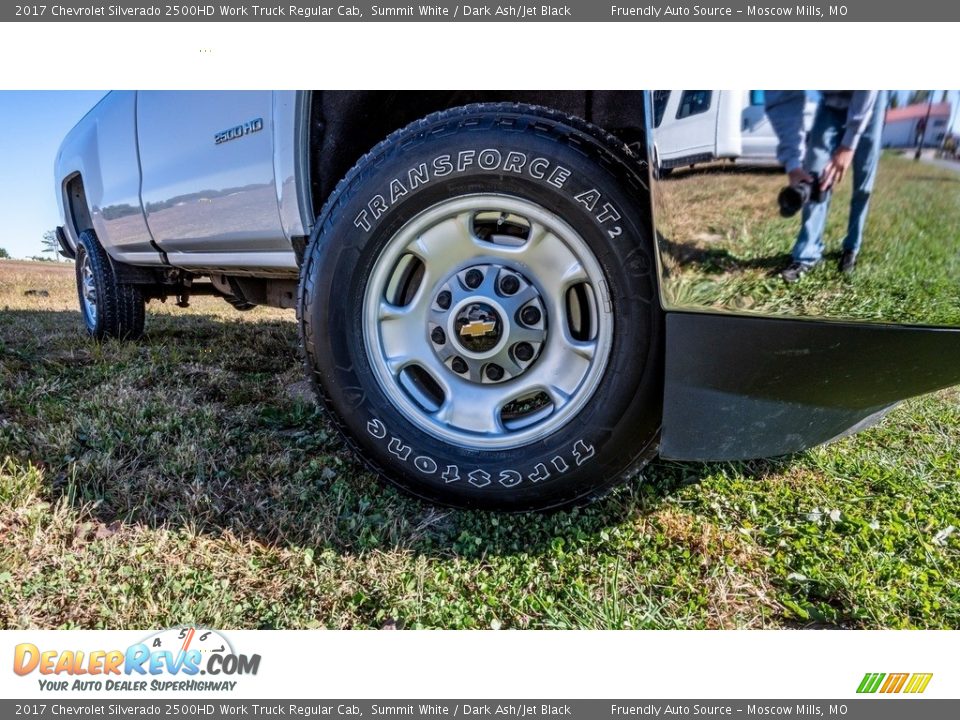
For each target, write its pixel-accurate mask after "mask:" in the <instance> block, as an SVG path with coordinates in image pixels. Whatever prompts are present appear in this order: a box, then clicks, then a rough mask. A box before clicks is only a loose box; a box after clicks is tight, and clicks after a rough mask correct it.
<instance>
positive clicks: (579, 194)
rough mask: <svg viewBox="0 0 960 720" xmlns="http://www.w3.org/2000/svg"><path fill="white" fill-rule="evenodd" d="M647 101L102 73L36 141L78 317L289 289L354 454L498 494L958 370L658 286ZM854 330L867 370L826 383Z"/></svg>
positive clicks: (826, 429)
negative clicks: (177, 87) (100, 95)
mask: <svg viewBox="0 0 960 720" xmlns="http://www.w3.org/2000/svg"><path fill="white" fill-rule="evenodd" d="M526 103H529V104H526ZM650 107H651V105H650V97H649V95H648V94H647V93H643V92H639V91H637V92H418V93H413V92H410V93H395V92H113V93H110V94H108V95H107V96H106V97H105V98H104V99H103V100H102V101H101V102H100V103H99V104H98V105H97V106H96V107H95V108H94V109H93V110H91V111H90V113H88V114H87V115H86V116H85V117H84V118H83V119H82V120H81V121H80V122H79V123H78V124H77V126H76V127H75V128H74V129H73V130H72V131H71V132H70V133H69V135H68V136H67V137H66V139H65V140H64V142H63V145H62V147H61V150H60V152H59V154H58V157H57V160H56V191H57V197H58V199H59V201H60V205H61V209H62V217H63V225H62V228H61V229H60V240H61V245H62V248H63V253H64V254H66V255H67V256H69V257H71V258H74V259H75V261H76V270H77V286H78V294H79V301H80V306H81V309H82V314H83V318H84V321H85V323H86V327H87V330H88V331H89V332H90V333H91V334H92V335H93V336H95V337H97V338H108V337H116V338H126V339H131V340H132V339H135V338H137V337H138V336H139V335H140V334H141V333H142V332H143V331H144V322H145V313H144V307H145V304H146V303H147V302H148V301H150V300H155V299H166V298H168V297H172V298H176V299H177V301H178V302H180V303H185V302H187V301H188V300H189V298H190V296H191V295H196V294H199V293H203V294H215V295H219V296H221V297H223V298H224V299H225V300H227V301H228V302H230V303H231V304H232V305H234V306H235V307H237V308H238V309H241V310H243V309H248V308H251V307H253V306H255V305H259V304H267V305H272V306H277V307H287V308H296V310H297V317H298V322H299V328H300V333H301V340H302V345H303V355H304V358H305V365H306V369H307V373H308V375H309V377H310V379H311V381H312V382H313V385H314V387H315V390H316V393H317V396H318V398H319V399H320V400H321V401H322V402H323V404H324V405H325V406H326V407H327V409H328V410H329V411H330V413H331V414H332V416H333V418H335V420H336V423H337V425H338V426H339V428H340V429H341V431H342V432H343V435H344V437H345V438H346V439H347V440H348V441H349V443H350V444H351V445H352V447H354V448H355V449H356V451H357V452H358V453H359V454H360V455H361V456H362V457H363V458H364V459H365V460H366V461H367V462H368V463H369V464H370V465H371V466H372V467H373V468H374V469H375V470H377V471H378V472H379V473H381V474H382V475H383V476H384V477H386V478H388V479H389V480H391V481H393V482H394V483H396V484H397V485H399V486H400V487H402V488H404V489H405V490H407V491H409V492H412V493H414V494H416V495H419V496H421V497H423V498H426V499H429V500H432V501H436V502H441V503H446V504H451V505H457V506H464V507H478V508H491V509H505V510H528V509H543V508H550V507H557V506H562V505H566V504H570V503H573V502H577V501H582V500H586V499H589V498H591V497H595V496H597V495H599V494H601V493H603V492H604V491H605V490H606V489H608V488H609V487H611V486H612V485H613V484H614V483H616V482H617V481H618V480H620V479H621V478H624V477H626V476H627V475H629V474H630V473H631V472H632V471H633V470H635V469H636V468H637V467H638V466H639V465H641V464H642V463H643V462H645V461H646V460H647V459H648V458H650V457H652V456H653V455H654V454H655V453H656V452H658V451H659V452H660V453H661V454H664V455H666V456H669V457H674V458H679V459H683V458H687V459H697V460H703V459H711V458H715V459H733V458H747V457H757V456H762V455H773V454H780V453H785V452H792V451H795V450H798V449H801V448H804V447H809V446H811V445H814V444H817V443H820V442H823V441H826V440H828V439H830V438H832V437H835V436H837V435H839V434H841V433H843V432H846V431H847V430H849V429H850V428H853V427H855V426H857V425H858V424H860V423H863V422H864V421H865V420H867V419H868V418H870V417H873V416H876V415H877V414H878V413H880V412H881V411H882V410H883V409H884V408H885V407H887V406H889V405H891V404H892V403H894V402H896V400H898V399H900V398H902V397H906V396H909V395H913V394H917V393H920V392H925V391H929V390H932V389H935V388H939V387H943V386H945V385H949V384H951V383H954V382H957V381H958V380H960V366H958V364H957V363H956V357H957V353H956V351H957V348H958V347H960V342H958V335H957V333H955V332H953V331H950V330H943V329H929V328H916V327H914V328H899V327H894V326H881V325H865V324H844V323H830V322H812V321H807V320H789V319H780V318H778V319H772V318H767V317H751V316H741V315H724V314H719V313H710V312H691V311H687V310H679V309H672V308H670V307H667V306H665V305H664V303H663V301H662V295H661V292H660V288H661V280H662V278H661V270H662V263H661V261H660V257H659V256H658V246H657V242H656V237H657V236H656V230H655V224H654V220H655V218H654V211H653V208H654V206H655V203H654V202H652V197H651V195H652V193H651V173H650V169H649V165H648V155H649V152H650V150H649V148H650V147H652V146H651V144H650V136H649V132H648V128H649V125H650V118H649V109H650ZM864 348H869V349H870V350H872V351H874V353H873V354H872V355H871V358H872V359H863V358H860V357H859V356H860V355H861V354H862V352H863V350H864ZM945 353H946V354H947V356H949V358H950V361H945V360H944V354H945ZM850 357H857V358H858V361H859V362H860V363H861V365H865V366H866V370H865V372H867V373H869V375H867V376H865V379H863V380H861V381H859V382H854V383H853V384H852V385H850V386H847V387H846V388H845V389H843V390H838V389H836V388H835V387H833V386H831V385H830V383H829V379H830V378H831V377H835V373H836V372H837V370H836V368H837V363H842V362H843V361H844V360H845V359H849V358H850ZM800 358H803V359H804V360H805V361H806V362H805V365H804V368H805V369H804V372H801V373H799V375H798V378H799V379H798V380H797V381H796V382H794V383H791V384H790V386H789V387H786V388H785V387H783V385H782V383H781V382H780V379H782V378H783V377H784V374H785V373H790V372H796V371H797V369H798V360H799V359H800ZM918 368H922V372H911V370H910V369H912V370H914V371H915V370H917V369H918ZM831 373H833V374H831ZM824 379H826V380H827V382H826V383H825V382H824Z"/></svg>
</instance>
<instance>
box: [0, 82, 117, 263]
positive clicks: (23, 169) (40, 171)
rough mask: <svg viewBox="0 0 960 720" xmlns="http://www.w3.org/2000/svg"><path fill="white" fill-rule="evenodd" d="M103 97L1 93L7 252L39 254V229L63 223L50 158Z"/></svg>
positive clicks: (0, 182) (1, 212) (1, 240)
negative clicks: (70, 131)
mask: <svg viewBox="0 0 960 720" xmlns="http://www.w3.org/2000/svg"><path fill="white" fill-rule="evenodd" d="M103 95H104V93H103V92H102V91H100V92H86V91H75V90H70V91H64V92H53V91H50V92H32V91H24V92H19V91H16V92H14V91H7V90H4V91H0V217H2V218H3V225H4V230H3V232H2V233H0V247H2V248H4V249H6V251H7V252H9V253H10V255H11V256H13V257H29V256H31V255H40V254H41V250H42V246H41V241H42V239H43V233H44V232H45V231H46V230H52V229H53V228H55V227H56V226H57V225H59V224H60V223H61V220H60V219H59V217H58V210H57V200H56V195H55V194H54V180H53V161H54V158H56V156H57V149H58V148H59V147H60V141H61V140H63V137H64V136H65V135H66V134H67V132H68V131H69V130H70V128H72V127H73V126H74V125H75V124H76V122H77V121H78V120H79V119H80V118H81V117H83V115H84V113H86V112H87V110H89V109H90V108H92V107H93V106H94V105H95V104H96V103H97V101H98V100H99V99H100V98H101V97H103ZM46 257H51V256H50V255H46Z"/></svg>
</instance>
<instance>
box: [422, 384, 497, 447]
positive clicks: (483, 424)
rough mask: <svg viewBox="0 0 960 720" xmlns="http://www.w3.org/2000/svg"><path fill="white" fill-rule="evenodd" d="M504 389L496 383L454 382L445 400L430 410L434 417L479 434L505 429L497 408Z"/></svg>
mask: <svg viewBox="0 0 960 720" xmlns="http://www.w3.org/2000/svg"><path fill="white" fill-rule="evenodd" d="M506 402H507V400H505V393H504V392H503V390H502V389H500V388H499V387H498V386H490V387H480V386H472V387H471V386H467V385H466V383H457V385H456V386H454V387H453V388H451V392H450V393H449V394H448V395H447V398H446V401H445V402H444V403H443V405H442V406H441V407H440V409H439V410H438V411H437V412H436V413H435V414H434V417H435V419H436V420H437V421H439V422H441V423H445V424H448V425H453V426H455V427H459V428H462V429H464V430H467V431H468V432H472V433H478V434H481V435H494V434H500V433H503V432H504V431H505V428H504V426H503V422H502V421H501V419H500V411H501V409H502V408H503V406H504V405H505V404H506Z"/></svg>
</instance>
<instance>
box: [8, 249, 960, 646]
mask: <svg viewBox="0 0 960 720" xmlns="http://www.w3.org/2000/svg"><path fill="white" fill-rule="evenodd" d="M71 283H72V279H71V277H70V275H69V273H68V272H55V269H52V268H50V267H42V268H41V267H39V266H38V265H26V264H19V263H4V262H0V627H2V628H28V627H29V628H33V627H37V628H56V627H80V628H118V627H120V628H138V629H146V628H156V627H163V626H170V625H174V624H179V623H198V624H203V625H207V626H213V627H218V628H227V629H232V628H312V627H332V628H380V627H385V626H393V625H396V626H399V627H406V628H491V627H493V628H497V627H499V628H731V627H743V628H755V627H804V626H810V625H813V626H835V627H857V628H884V627H894V628H899V627H932V628H951V627H957V626H958V625H960V531H955V532H951V531H949V528H951V527H958V526H960V492H958V489H960V488H958V486H960V434H958V432H957V427H958V421H960V403H958V401H960V394H958V392H957V391H956V390H950V391H944V392H941V393H939V394H938V395H934V396H929V397H925V398H921V399H917V400H913V401H911V402H908V403H906V404H904V405H902V406H901V407H900V408H899V409H897V410H895V411H894V412H893V413H892V414H891V415H890V416H889V417H888V418H887V419H886V420H884V421H883V422H882V423H881V424H880V425H878V426H877V427H875V428H873V429H871V430H868V431H866V432H864V433H862V434H861V435H859V436H857V437H855V438H850V439H846V440H843V441H841V442H839V443H836V444H834V445H831V446H829V447H826V448H820V449H816V450H813V451H810V452H807V453H803V454H801V455H798V456H795V457H792V458H788V459H784V460H777V461H764V462H753V463H738V464H730V463H727V464H712V465H702V464H683V463H667V462H657V463H654V464H653V465H651V466H649V467H647V468H646V469H645V470H644V471H643V472H642V473H641V474H640V475H639V476H637V477H635V478H633V479H632V480H631V481H630V482H629V483H628V484H627V485H626V486H624V487H622V488H620V489H619V490H617V491H616V492H614V493H613V494H612V495H611V496H609V497H608V498H607V499H605V500H603V501H602V502H599V503H596V504H594V505H592V506H589V507H587V508H583V509H579V510H575V511H571V512H562V513H554V514H550V515H533V514H531V515H514V516H507V515H497V514H485V513H472V512H457V511H450V510H444V509H437V508H434V507H430V506H428V505H425V504H422V503H420V502H417V501H415V500H411V499H409V498H407V497H405V496H403V495H402V494H400V493H398V492H396V491H394V490H392V489H390V488H388V487H386V486H384V485H383V484H382V483H381V482H379V481H378V480H377V478H375V477H373V476H372V475H371V474H370V473H368V472H367V471H366V470H365V469H364V467H363V466H362V465H361V463H360V462H358V461H357V459H356V458H354V457H353V456H352V455H351V454H350V453H349V452H347V451H346V449H345V447H344V446H343V444H342V443H341V442H340V440H339V439H338V437H337V436H336V434H335V433H334V432H333V429H332V427H331V426H330V424H329V422H328V421H327V420H326V418H325V417H324V416H323V414H322V413H320V412H318V411H317V410H316V409H315V408H314V406H313V405H312V404H311V403H310V402H309V401H308V400H305V399H304V398H303V394H302V392H299V390H300V389H301V388H302V385H300V384H299V383H300V382H301V377H302V376H301V371H300V366H299V363H298V360H297V352H296V332H295V325H294V322H293V317H292V314H291V313H288V312H286V313H285V312H282V311H275V310H268V309H257V310H255V311H253V312H251V313H247V314H242V315H241V314H239V313H236V312H235V311H233V310H232V309H231V308H229V307H228V306H227V305H226V304H225V303H223V302H222V301H218V300H216V299H213V298H203V299H200V300H198V301H197V303H196V305H195V306H194V307H193V308H191V309H189V310H187V311H180V310H178V309H176V308H170V307H169V306H165V305H159V306H155V305H151V306H150V307H151V310H150V313H149V317H148V335H147V337H146V339H145V341H144V342H143V343H140V344H121V343H115V342H108V343H105V344H103V345H97V344H95V343H93V342H91V341H90V340H88V339H86V338H85V337H84V336H83V335H82V334H81V332H80V329H79V328H80V318H79V314H78V313H77V312H76V310H75V309H74V308H75V306H76V298H75V296H74V294H73V293H74V291H73V289H72V285H71ZM31 288H43V289H47V290H49V296H47V297H38V296H24V294H23V293H24V290H26V289H31Z"/></svg>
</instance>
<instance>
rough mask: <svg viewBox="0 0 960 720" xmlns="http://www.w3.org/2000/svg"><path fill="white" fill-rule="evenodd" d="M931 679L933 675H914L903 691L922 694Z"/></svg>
mask: <svg viewBox="0 0 960 720" xmlns="http://www.w3.org/2000/svg"><path fill="white" fill-rule="evenodd" d="M932 678H933V673H914V674H913V676H912V677H911V678H910V682H909V683H907V687H906V688H905V689H904V692H905V693H922V692H923V691H924V690H926V689H927V685H929V684H930V680H931V679H932Z"/></svg>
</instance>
